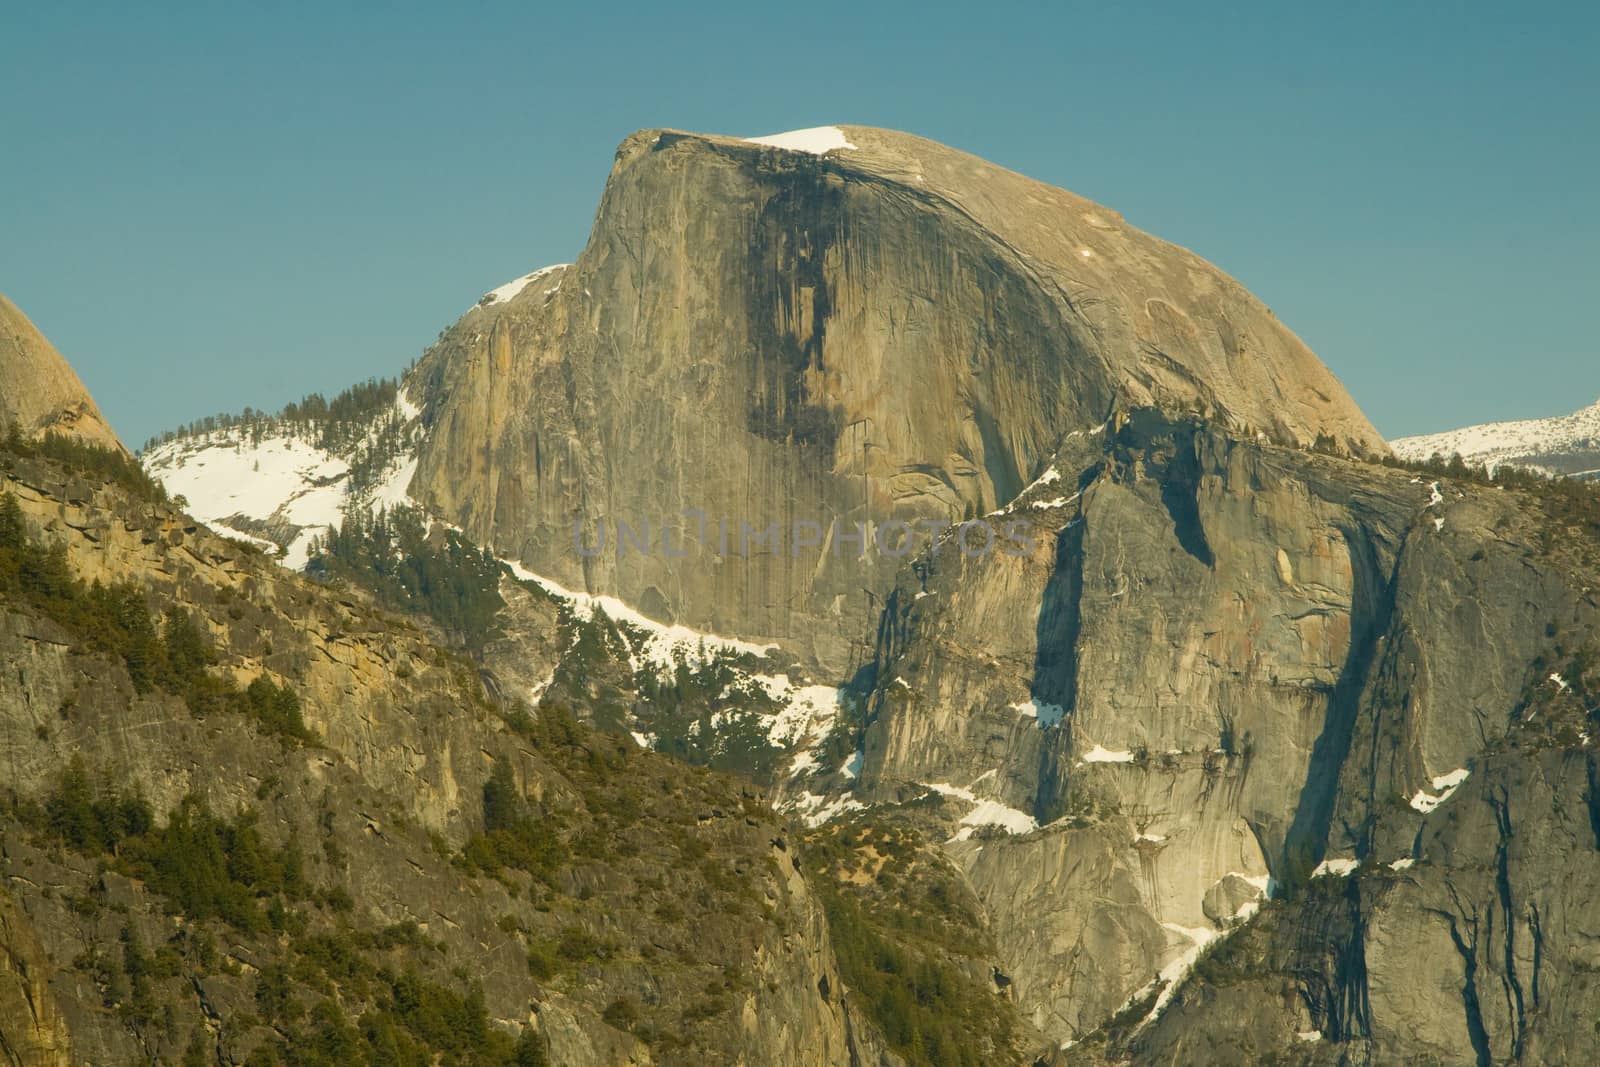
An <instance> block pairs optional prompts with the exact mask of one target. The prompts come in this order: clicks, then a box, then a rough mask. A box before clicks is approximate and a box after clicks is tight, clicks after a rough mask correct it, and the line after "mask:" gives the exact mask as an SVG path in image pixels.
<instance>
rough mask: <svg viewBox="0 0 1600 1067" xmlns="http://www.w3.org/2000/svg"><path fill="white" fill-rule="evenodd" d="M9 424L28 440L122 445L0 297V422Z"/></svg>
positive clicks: (59, 362) (63, 365)
mask: <svg viewBox="0 0 1600 1067" xmlns="http://www.w3.org/2000/svg"><path fill="white" fill-rule="evenodd" d="M12 420H15V421H16V422H17V423H18V424H19V425H21V427H22V431H23V433H25V434H27V435H28V436H30V437H36V436H39V435H41V434H44V433H46V432H49V431H55V432H57V433H67V434H72V435H75V436H77V437H81V438H83V439H85V440H87V441H91V442H93V443H94V444H97V445H104V446H107V447H110V448H121V447H122V442H121V441H119V440H117V435H116V433H115V431H113V430H112V429H111V426H110V425H109V424H108V423H107V422H106V420H105V417H104V416H102V415H101V414H100V409H99V408H98V407H96V406H95V402H94V398H93V397H91V396H90V395H89V390H88V389H86V388H85V387H84V384H83V382H82V381H81V380H80V379H79V378H78V376H77V374H76V373H74V372H73V370H72V367H71V366H70V365H69V364H68V363H67V361H66V360H65V359H63V358H62V356H61V353H60V352H57V351H56V350H55V346H53V345H52V344H51V343H50V342H49V341H48V340H46V339H45V336H44V334H42V333H40V332H39V329H38V327H36V326H35V325H34V324H33V323H32V322H31V321H29V319H28V316H26V315H24V314H23V313H22V311H21V309H19V308H18V307H17V305H15V304H13V303H12V302H11V301H10V300H8V299H7V298H6V296H5V294H3V293H0V422H9V421H12Z"/></svg>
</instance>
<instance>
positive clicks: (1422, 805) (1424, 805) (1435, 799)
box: [1411, 767, 1471, 815]
mask: <svg viewBox="0 0 1600 1067" xmlns="http://www.w3.org/2000/svg"><path fill="white" fill-rule="evenodd" d="M1469 773H1471V772H1469V771H1468V770H1467V769H1466V768H1465V767H1458V768H1456V769H1455V770H1453V771H1451V772H1450V773H1449V774H1441V775H1439V777H1437V778H1435V779H1433V788H1434V792H1432V793H1429V792H1428V791H1427V790H1426V789H1419V790H1417V792H1416V794H1415V795H1414V796H1412V798H1411V806H1412V808H1414V809H1415V810H1417V811H1420V812H1422V814H1424V815H1426V814H1428V812H1430V811H1432V810H1433V809H1434V808H1437V807H1438V806H1439V805H1440V804H1443V803H1444V802H1445V801H1447V800H1449V799H1450V797H1451V795H1452V794H1454V793H1455V791H1456V789H1457V788H1459V787H1460V785H1461V783H1462V782H1464V781H1466V780H1467V775H1468V774H1469Z"/></svg>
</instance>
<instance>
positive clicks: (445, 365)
mask: <svg viewBox="0 0 1600 1067" xmlns="http://www.w3.org/2000/svg"><path fill="white" fill-rule="evenodd" d="M840 131H841V132H840V135H839V136H840V141H841V147H837V148H834V149H832V150H829V151H826V152H825V153H820V154H819V153H817V152H812V151H794V150H789V149H785V148H777V147H772V146H771V145H767V144H760V143H755V142H750V141H740V140H737V139H733V138H726V137H714V136H704V135H698V134H688V133H681V132H676V131H670V130H654V131H645V132H642V133H638V134H635V135H634V136H632V137H630V138H628V140H627V141H625V142H624V143H623V144H622V146H621V147H620V148H619V149H618V151H617V158H616V163H615V166H614V167H613V169H612V173H611V177H610V180H609V181H608V183H607V186H606V190H605V194H604V197H603V199H602V201H601V204H600V208H599V212H598V215H597V217H596V221H595V225H594V230H593V233H592V235H591V237H590V239H589V244H588V246H587V247H586V248H585V249H584V251H583V254H582V255H581V256H579V258H578V260H577V262H576V263H575V264H572V265H570V266H564V267H559V268H551V269H548V270H546V271H543V272H539V274H537V275H535V276H530V277H529V278H528V279H524V280H522V281H521V282H520V283H518V284H514V285H512V286H508V287H505V288H504V289H503V290H501V291H497V293H496V294H491V295H490V296H489V297H486V298H485V301H484V303H483V304H481V305H480V306H479V307H477V308H475V309H474V310H472V311H471V312H469V313H468V314H467V315H466V316H465V317H464V318H463V319H462V320H461V321H460V322H459V323H457V324H456V325H455V326H454V327H453V328H451V329H450V330H449V331H447V332H446V333H445V335H444V336H443V338H442V339H441V341H440V343H439V344H438V345H437V346H435V348H434V349H433V350H432V351H431V352H430V353H429V354H428V355H427V357H426V358H425V359H424V361H423V364H422V365H421V367H420V368H419V369H418V372H417V375H416V377H415V378H414V379H413V380H414V381H415V382H416V383H417V386H418V394H419V396H418V399H419V401H420V402H422V403H423V404H424V408H425V420H426V422H427V424H428V428H429V431H428V434H427V439H426V443H425V445H424V447H423V449H422V454H421V462H420V466H419V469H418V473H417V478H416V481H415V482H414V483H413V492H414V494H415V495H416V496H418V497H419V498H421V499H424V500H426V501H427V502H428V503H429V505H430V506H431V507H433V508H434V509H435V511H436V512H437V513H438V514H440V515H442V516H445V517H448V518H449V519H451V520H452V521H454V522H457V523H459V524H460V525H461V526H462V527H463V528H465V529H466V531H467V532H468V533H469V534H470V535H471V536H472V537H473V538H475V539H476V540H478V541H479V542H481V543H484V544H490V545H493V546H494V547H495V549H496V550H497V551H499V552H500V553H501V554H503V555H507V556H512V557H515V558H518V559H520V560H522V561H523V562H524V563H525V564H527V565H528V566H529V567H530V568H532V569H533V570H535V571H538V572H539V573H541V574H547V575H549V576H551V577H553V578H556V579H557V580H559V581H561V582H563V583H564V584H566V585H568V586H569V587H572V588H586V589H589V590H590V591H593V592H603V593H611V594H615V595H618V596H620V597H622V598H623V599H624V600H627V601H628V602H629V603H632V604H635V605H637V606H639V607H640V608H641V609H642V610H644V611H646V612H647V613H649V614H651V615H652V616H655V617H657V618H662V619H671V620H678V621H683V622H685V623H688V624H689V625H693V626H695V627H697V628H700V629H704V630H710V631H713V632H719V633H720V632H726V633H734V634H740V635H746V636H760V637H770V638H777V639H780V640H782V641H784V642H785V643H786V644H789V645H791V646H792V647H794V648H796V649H798V650H801V651H803V652H805V653H807V654H809V655H811V656H814V657H815V658H817V659H818V660H820V661H821V662H823V663H826V664H829V665H831V666H833V667H835V668H836V669H842V668H843V667H844V666H846V665H847V664H848V663H849V662H850V660H851V657H852V655H853V654H854V656H855V657H856V658H857V659H858V660H859V658H860V657H861V655H862V654H863V651H864V650H863V649H862V648H861V646H860V645H859V643H858V642H859V636H860V634H861V633H863V632H865V631H868V630H870V628H871V626H872V625H873V619H874V616H875V612H876V610H877V606H876V603H875V598H876V597H877V596H879V595H881V593H882V592H883V591H884V590H885V589H887V587H888V585H889V584H890V582H891V580H892V573H893V569H894V565H895V563H894V561H893V560H892V559H885V558H883V557H882V556H881V555H879V556H876V557H873V558H869V559H868V560H867V561H865V563H863V562H861V561H858V560H857V559H855V558H853V557H852V556H851V555H850V554H849V552H848V551H847V552H844V553H840V552H836V551H833V550H832V549H833V547H834V546H835V545H836V544H840V543H843V542H842V541H841V538H842V537H846V536H848V535H849V534H850V533H851V532H852V531H854V530H855V529H856V525H855V524H857V523H862V524H868V529H869V530H871V529H875V528H876V527H877V525H881V524H883V523H886V522H889V521H892V520H904V521H915V520H918V519H931V520H941V521H952V520H953V521H960V520H961V519H963V518H968V517H971V516H972V515H981V514H983V513H986V512H989V511H992V510H994V509H995V508H998V507H1000V506H1002V505H1003V504H1005V503H1006V502H1007V501H1009V500H1010V499H1011V498H1013V497H1014V496H1015V495H1016V494H1017V492H1019V491H1020V490H1021V489H1022V488H1023V486H1025V485H1027V484H1028V483H1029V482H1030V481H1031V480H1032V479H1033V478H1034V477H1035V476H1036V475H1037V474H1038V473H1039V471H1040V470H1041V469H1042V468H1043V466H1044V464H1045V462H1046V461H1047V460H1048V459H1049V457H1050V456H1051V455H1052V454H1053V453H1054V451H1055V448H1056V446H1057V444H1058V443H1059V441H1060V440H1061V438H1062V436H1063V435H1064V434H1066V433H1068V432H1070V431H1072V430H1076V429H1082V428H1086V427H1089V426H1092V425H1095V424H1097V423H1100V422H1102V421H1103V420H1104V419H1105V418H1106V416H1107V414H1108V413H1109V412H1110V411H1112V410H1113V409H1114V408H1122V409H1126V408H1131V407H1137V406H1147V405H1155V404H1159V405H1163V406H1174V407H1178V408H1184V409H1193V410H1203V411H1207V412H1211V413H1213V414H1214V415H1215V416H1216V417H1218V418H1219V419H1221V420H1224V421H1225V422H1227V423H1228V424H1230V425H1237V426H1241V427H1243V426H1250V427H1254V428H1256V429H1258V430H1264V431H1267V432H1270V433H1272V434H1274V435H1275V436H1278V437H1281V438H1282V439H1285V440H1292V441H1299V442H1302V443H1308V444H1309V443H1311V442H1312V441H1314V440H1315V439H1316V438H1318V437H1319V436H1323V437H1325V438H1329V439H1333V440H1336V441H1338V442H1340V443H1341V444H1342V445H1343V446H1345V447H1348V448H1351V449H1355V450H1361V451H1371V452H1374V453H1381V452H1383V451H1384V445H1383V443H1382V441H1381V439H1380V438H1379V437H1378V435H1377V434H1376V433H1375V432H1374V431H1373V429H1372V427H1371V426H1370V424H1369V423H1368V422H1367V420H1366V419H1365V418H1364V417H1363V416H1362V414H1361V413H1360V411H1359V410H1358V409H1357V408H1356V407H1355V405H1354V404H1353V403H1352V402H1351V400H1350V399H1349V397H1348V396H1347V395H1346V394H1345V392H1344V390H1343V388H1342V387H1341V386H1340V385H1339V384H1338V382H1337V381H1335V380H1334V378H1333V376H1332V375H1331V374H1330V373H1329V372H1328V370H1327V369H1326V368H1325V367H1324V366H1322V364H1321V363H1320V362H1318V361H1317V359H1316V358H1315V357H1314V356H1313V355H1312V354H1311V352H1310V351H1309V350H1307V349H1306V347H1305V346H1304V345H1303V344H1301V343H1300V341H1299V340H1297V339H1296V338H1295V337H1294V336H1293V334H1291V333H1290V332H1289V331H1288V329H1286V328H1285V327H1284V326H1283V325H1282V324H1281V323H1279V322H1278V320H1277V319H1276V318H1275V317H1274V316H1273V315H1272V313H1271V312H1270V311H1269V310H1268V309H1267V308H1265V307H1263V306H1262V305H1261V304H1260V303H1259V302H1258V301H1256V300H1255V299H1254V298H1253V297H1251V296H1250V295H1249V294H1248V293H1247V292H1245V291H1244V289H1243V288H1242V287H1241V286H1240V285H1239V284H1238V283H1237V282H1235V281H1233V280H1232V279H1231V278H1229V277H1227V276H1226V275H1224V274H1223V273H1222V272H1220V271H1218V270H1217V269H1216V268H1215V267H1212V266H1211V265H1210V264H1208V263H1206V262H1204V261H1203V260H1201V259H1200V258H1199V257H1197V256H1195V255H1193V254H1192V253H1190V252H1188V251H1186V250H1184V249H1181V248H1177V247H1175V246H1172V245H1169V244H1167V243H1165V242H1162V241H1160V240H1158V239H1156V238H1154V237H1151V236H1150V235H1148V234H1145V233H1142V232H1140V231H1139V230H1137V229H1135V228H1134V227H1132V226H1130V225H1129V224H1128V223H1127V222H1126V221H1124V220H1123V219H1122V218H1121V217H1120V216H1119V215H1117V214H1116V213H1115V212H1113V211H1111V210H1109V209H1106V208H1103V207H1100V206H1099V205H1096V204H1093V203H1090V202H1089V201H1086V200H1083V199H1081V198H1079V197H1076V196H1074V195H1073V194H1071V193H1068V192H1065V191H1063V190H1060V189H1055V188H1052V187H1050V186H1047V185H1044V184H1042V183H1040V182H1036V181H1032V180H1030V179H1027V178H1024V177H1022V176H1021V175H1018V174H1014V173H1012V172H1010V171H1007V170H1004V169H1002V168H1000V167H997V166H995V165H993V164H990V163H987V162H985V161H983V160H980V159H977V158H975V157H973V156H969V155H966V154H964V153H961V152H957V151H954V150H952V149H949V148H945V147H943V146H941V145H938V144H935V143H933V142H930V141H925V140H922V139H920V138H916V137H912V136H909V135H906V134H900V133H893V132H890V131H885V130H875V129H869V128H864V127H854V126H851V127H841V128H840ZM845 138H847V139H848V140H844V139H845ZM502 294H503V295H502ZM686 512H692V513H693V514H685V513H686ZM722 520H726V523H727V526H726V527H722V526H720V525H719V523H720V522H721V521H722ZM618 521H622V522H626V523H627V524H628V525H629V526H630V528H631V529H632V530H634V531H639V530H640V529H642V528H646V527H648V529H649V530H650V531H651V533H650V535H649V538H650V540H651V543H652V544H653V546H654V548H653V550H652V551H650V552H637V551H635V552H633V553H628V552H618V551H616V547H617V546H616V540H617V537H616V531H615V527H614V524H615V523H616V522H618ZM796 523H802V524H809V523H816V524H817V525H818V527H819V528H818V529H816V530H814V531H812V530H810V529H809V528H806V529H805V532H804V533H802V534H800V536H801V537H803V538H808V539H814V540H815V541H816V542H817V543H818V544H819V545H820V546H821V547H820V548H807V549H805V550H802V551H799V552H796V551H795V550H794V548H793V541H792V540H791V539H792V538H793V537H794V536H795V533H794V532H795V530H796V525H795V524H796ZM772 524H776V525H777V526H778V529H779V533H780V536H781V542H780V544H778V545H777V546H776V547H774V546H773V545H772V544H771V542H767V543H765V544H759V545H754V546H752V547H751V548H750V550H749V551H748V552H744V551H743V548H744V543H743V542H742V541H741V540H740V535H741V533H742V531H743V527H744V526H746V525H748V526H749V527H750V528H751V529H753V530H754V531H756V532H757V533H762V532H765V531H766V530H767V529H768V528H769V527H770V526H771V525H772ZM575 526H576V528H578V529H580V530H581V531H582V533H583V540H584V542H585V543H586V544H589V545H591V546H592V545H594V543H595V542H596V541H597V539H598V537H599V531H600V530H601V529H602V528H606V529H609V530H610V532H611V535H612V538H613V540H612V542H611V543H610V544H608V546H607V549H606V551H603V552H594V553H593V554H592V555H586V554H585V553H583V552H580V551H577V550H576V549H575V545H574V531H575ZM663 527H664V528H665V529H666V530H668V531H670V538H671V544H672V546H674V548H675V550H676V551H678V552H681V553H686V554H683V555H681V556H677V557H672V558H669V555H668V553H667V552H664V551H663V550H662V543H663V533H662V530H663ZM724 529H726V530H727V531H729V532H728V533H727V534H724V533H723V530H724ZM847 547H849V546H847ZM734 554H741V555H748V556H750V557H752V558H748V559H740V560H739V561H738V563H737V565H735V564H734V563H731V562H730V556H732V555H734ZM841 556H843V558H841Z"/></svg>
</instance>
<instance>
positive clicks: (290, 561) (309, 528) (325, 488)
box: [141, 390, 419, 570]
mask: <svg viewBox="0 0 1600 1067" xmlns="http://www.w3.org/2000/svg"><path fill="white" fill-rule="evenodd" d="M418 414H419V412H418V410H417V408H416V406H415V405H413V404H412V403H411V402H410V401H409V400H408V399H407V398H406V394H405V392H404V391H403V390H402V391H401V392H400V394H399V396H398V397H397V398H396V400H395V404H394V410H393V412H392V413H391V417H392V419H393V420H394V421H396V422H397V423H398V424H399V426H400V427H401V433H402V436H404V437H408V438H411V439H413V446H412V447H411V448H408V449H406V450H404V451H402V452H401V453H400V454H399V455H396V456H394V457H392V458H390V459H389V460H387V461H386V462H383V463H381V464H380V465H379V467H378V469H377V470H376V471H374V472H373V477H372V478H371V479H370V480H369V482H368V484H366V485H364V486H363V487H362V488H360V489H354V488H353V486H352V478H351V471H352V463H353V462H358V461H359V459H358V457H360V456H361V455H362V453H363V449H364V448H366V447H367V446H370V444H371V442H372V440H373V439H374V438H375V437H376V435H377V434H378V432H379V431H378V429H377V426H378V424H379V423H381V422H383V421H384V420H382V419H380V420H374V429H373V430H372V431H371V432H370V433H368V434H367V436H366V437H365V438H363V439H360V440H357V441H355V442H354V443H352V444H351V445H350V446H349V447H347V448H345V449H343V450H342V451H340V452H335V451H332V450H329V449H326V448H323V447H321V446H319V445H318V444H317V443H316V442H315V441H314V440H312V439H311V438H312V437H314V434H297V433H295V432H292V431H290V430H289V429H288V428H286V427H284V428H280V429H279V430H277V431H274V432H272V433H268V434H259V435H258V434H255V433H252V431H251V430H250V429H249V428H248V427H244V426H238V427H231V428H228V429H223V430H217V431H215V432H213V433H208V434H202V435H197V436H189V437H180V438H178V439H176V440H173V441H169V442H167V443H166V444H163V445H158V446H156V447H155V448H152V449H150V450H149V451H147V452H146V453H145V454H144V455H143V456H142V457H141V462H142V463H143V464H144V468H145V470H146V471H148V472H149V474H150V475H151V476H152V477H154V478H156V479H157V480H159V481H160V482H161V483H162V484H163V485H164V486H166V488H167V492H168V493H171V494H173V495H174V496H181V497H182V498H183V504H184V506H185V509H186V510H187V511H188V512H189V514H191V515H193V516H194V517H195V518H197V519H199V520H200V521H201V522H203V523H205V524H206V525H207V526H210V527H211V528H212V529H214V530H216V531H217V532H219V533H222V534H225V535H227V536H229V537H238V538H241V539H243V540H247V541H251V542H254V543H256V544H259V545H261V547H263V548H266V549H268V550H269V551H280V552H281V558H282V561H283V564H284V565H285V566H287V567H293V568H295V569H296V570H299V569H301V568H304V567H305V565H306V558H307V553H308V550H309V549H310V547H311V542H312V540H313V539H314V538H316V537H318V536H321V535H323V534H326V533H327V532H328V530H329V528H330V527H332V526H335V525H337V524H338V523H339V520H340V517H341V516H342V515H343V514H344V512H345V510H346V509H347V508H350V507H352V506H354V507H359V508H372V507H378V506H384V507H392V506H394V505H395V504H400V503H405V502H406V501H407V497H406V487H407V486H408V485H410V484H411V476H412V475H413V474H415V473H416V469H417V460H416V454H415V447H414V437H415V430H416V426H417V417H418Z"/></svg>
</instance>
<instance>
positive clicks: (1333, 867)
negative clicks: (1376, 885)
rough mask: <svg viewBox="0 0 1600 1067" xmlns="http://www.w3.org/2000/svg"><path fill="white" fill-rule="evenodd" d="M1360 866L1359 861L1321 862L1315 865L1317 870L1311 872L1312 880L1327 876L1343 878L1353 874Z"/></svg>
mask: <svg viewBox="0 0 1600 1067" xmlns="http://www.w3.org/2000/svg"><path fill="white" fill-rule="evenodd" d="M1359 866H1361V861H1360V860H1350V859H1338V860H1323V861H1322V862H1321V863H1319V864H1317V869H1316V870H1314V871H1312V872H1311V877H1313V878H1324V877H1327V876H1329V875H1332V876H1336V877H1339V878H1343V877H1345V876H1347V875H1350V874H1354V873H1355V870H1356V868H1357V867H1359Z"/></svg>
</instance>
